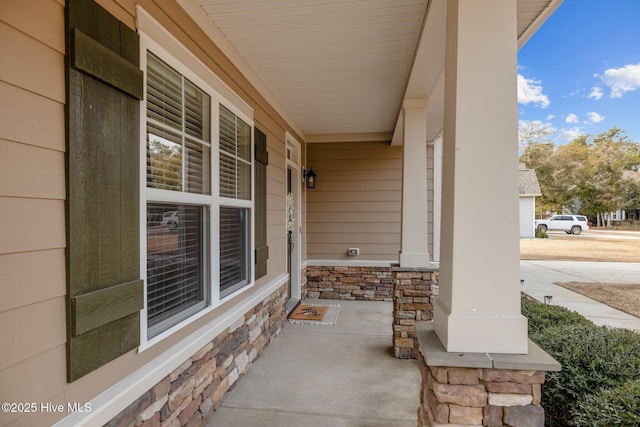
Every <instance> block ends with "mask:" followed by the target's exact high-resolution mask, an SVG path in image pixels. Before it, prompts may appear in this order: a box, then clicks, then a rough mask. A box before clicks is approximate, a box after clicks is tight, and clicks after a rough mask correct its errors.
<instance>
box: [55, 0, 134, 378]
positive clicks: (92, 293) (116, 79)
mask: <svg viewBox="0 0 640 427" xmlns="http://www.w3.org/2000/svg"><path fill="white" fill-rule="evenodd" d="M66 22H67V27H66V48H67V55H66V58H65V61H66V68H67V109H66V122H67V123H66V126H67V156H68V157H67V380H68V381H69V382H71V381H75V380H76V379H78V378H80V377H82V376H84V375H86V374H87V373H89V372H91V371H93V370H95V369H97V368H98V367H100V366H102V365H104V364H106V363H108V362H109V361H111V360H113V359H115V358H117V357H118V356H120V355H122V354H124V353H126V352H128V351H130V350H132V349H134V348H136V347H137V346H138V345H139V341H140V313H139V311H140V310H141V309H142V307H143V301H144V300H143V295H144V294H143V283H142V281H141V280H140V250H139V247H140V225H139V224H140V212H139V210H140V208H139V205H140V195H139V192H140V191H139V187H140V180H139V169H140V164H139V156H140V100H141V99H142V96H143V85H142V82H143V74H142V71H141V70H140V68H139V49H140V46H139V39H138V35H137V34H136V33H135V31H133V30H131V29H130V28H129V27H127V26H126V25H124V24H123V23H122V22H120V21H118V20H117V19H116V18H115V17H113V16H112V15H111V14H109V13H108V12H107V11H106V10H105V9H103V8H102V7H101V6H99V5H97V4H96V3H95V2H94V1H93V0H68V1H67V2H66Z"/></svg>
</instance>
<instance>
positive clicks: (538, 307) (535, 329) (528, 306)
mask: <svg viewBox="0 0 640 427" xmlns="http://www.w3.org/2000/svg"><path fill="white" fill-rule="evenodd" d="M522 315H523V316H525V317H527V318H528V319H529V335H531V336H532V338H531V339H533V336H536V335H537V334H538V333H540V332H541V331H544V330H545V329H548V328H550V327H553V326H560V325H585V326H593V322H592V321H591V320H588V319H586V318H584V317H583V316H581V315H580V314H578V313H576V312H575V311H571V310H567V309H566V308H564V307H560V306H557V305H546V304H540V303H538V302H533V301H530V300H523V301H522ZM533 340H534V341H535V339H533Z"/></svg>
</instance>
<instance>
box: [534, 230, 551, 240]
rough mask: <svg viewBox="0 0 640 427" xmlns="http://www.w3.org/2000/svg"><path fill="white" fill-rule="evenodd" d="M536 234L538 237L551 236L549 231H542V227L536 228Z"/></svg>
mask: <svg viewBox="0 0 640 427" xmlns="http://www.w3.org/2000/svg"><path fill="white" fill-rule="evenodd" d="M535 236H536V237H537V238H538V239H546V238H548V237H549V235H548V234H547V233H545V232H544V231H542V229H540V227H538V228H536V234H535Z"/></svg>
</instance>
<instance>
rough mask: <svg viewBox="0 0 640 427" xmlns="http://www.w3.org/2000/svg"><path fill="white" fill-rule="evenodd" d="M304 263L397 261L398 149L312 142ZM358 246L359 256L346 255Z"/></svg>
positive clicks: (379, 144)
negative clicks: (313, 184)
mask: <svg viewBox="0 0 640 427" xmlns="http://www.w3.org/2000/svg"><path fill="white" fill-rule="evenodd" d="M309 167H313V170H314V172H316V173H317V175H318V184H317V187H316V188H315V189H312V190H307V194H306V196H307V202H306V204H307V211H306V217H307V258H308V259H311V260H323V259H326V260H349V261H363V260H366V261H376V260H378V261H379V260H385V261H397V259H398V252H399V250H400V209H401V204H400V202H401V197H402V147H392V146H390V145H389V144H388V143H386V142H350V143H315V144H309V145H308V146H307V168H309ZM351 247H357V248H359V249H360V255H359V256H356V257H353V256H348V255H347V249H348V248H351Z"/></svg>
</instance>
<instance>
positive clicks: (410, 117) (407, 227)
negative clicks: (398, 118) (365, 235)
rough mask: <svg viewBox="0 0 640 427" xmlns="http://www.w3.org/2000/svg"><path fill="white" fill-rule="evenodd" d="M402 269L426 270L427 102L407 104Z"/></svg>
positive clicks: (403, 176)
mask: <svg viewBox="0 0 640 427" xmlns="http://www.w3.org/2000/svg"><path fill="white" fill-rule="evenodd" d="M403 109H404V145H403V153H402V226H401V227H402V231H401V236H400V238H401V243H400V267H401V268H411V267H427V266H428V265H429V261H430V259H429V246H428V241H427V218H428V217H427V100H426V99H409V100H406V101H405V102H404V105H403Z"/></svg>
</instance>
